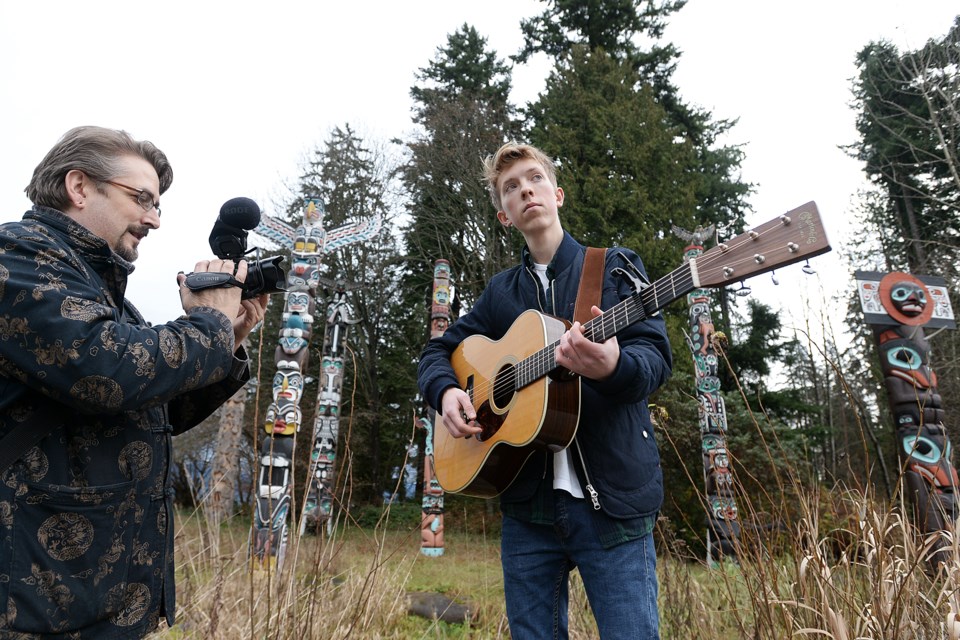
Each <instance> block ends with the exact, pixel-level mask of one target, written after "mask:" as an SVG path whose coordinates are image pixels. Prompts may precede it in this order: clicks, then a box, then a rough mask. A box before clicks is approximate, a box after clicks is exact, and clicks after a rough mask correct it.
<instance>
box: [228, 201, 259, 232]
mask: <svg viewBox="0 0 960 640" xmlns="http://www.w3.org/2000/svg"><path fill="white" fill-rule="evenodd" d="M220 220H222V221H223V222H225V223H226V224H228V225H230V226H232V227H239V228H240V229H254V228H256V226H257V225H258V224H260V207H259V206H257V203H256V202H254V201H253V200H251V199H250V198H242V197H241V198H231V199H230V200H227V201H226V202H224V203H223V206H222V207H220Z"/></svg>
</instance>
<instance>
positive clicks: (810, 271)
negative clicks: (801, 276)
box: [800, 260, 817, 276]
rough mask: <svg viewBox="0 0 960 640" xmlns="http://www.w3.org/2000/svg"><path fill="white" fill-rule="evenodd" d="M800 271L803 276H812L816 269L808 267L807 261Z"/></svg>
mask: <svg viewBox="0 0 960 640" xmlns="http://www.w3.org/2000/svg"><path fill="white" fill-rule="evenodd" d="M800 270H801V271H803V272H804V273H805V274H807V275H808V276H812V275H813V274H815V273H816V272H817V270H816V269H814V268H813V267H811V266H810V261H809V260H807V262H806V264H804V265H803V267H801V268H800Z"/></svg>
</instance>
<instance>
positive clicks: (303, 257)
mask: <svg viewBox="0 0 960 640" xmlns="http://www.w3.org/2000/svg"><path fill="white" fill-rule="evenodd" d="M379 229H380V218H379V217H373V218H370V219H368V220H366V221H364V222H362V223H359V224H350V225H344V226H342V227H338V228H336V229H333V230H331V231H327V230H325V229H324V228H323V205H322V203H321V202H320V201H318V200H307V202H306V205H305V208H304V212H303V223H302V225H301V226H300V227H298V228H296V229H294V228H293V227H291V226H290V225H288V224H286V223H284V222H282V221H281V220H277V219H276V218H272V217H270V216H263V218H262V219H261V222H260V226H258V227H257V228H256V229H255V230H254V232H255V233H257V234H259V235H261V236H263V237H265V238H267V239H268V240H271V241H273V242H276V243H277V244H279V245H280V246H281V247H284V248H289V249H290V250H291V257H292V261H291V262H292V265H291V267H290V270H289V273H288V274H287V293H286V294H285V296H284V309H283V316H282V323H281V327H280V336H279V343H278V345H277V348H276V352H275V356H274V357H275V360H276V364H277V372H276V375H274V378H273V402H272V403H271V404H270V406H269V407H268V408H267V413H266V416H265V424H264V430H265V431H266V435H265V437H264V439H263V441H262V442H261V445H260V458H259V469H258V473H257V490H256V504H255V512H254V523H253V529H252V531H251V536H250V554H251V558H252V559H254V561H255V562H256V563H258V564H259V565H260V566H261V567H266V566H268V565H272V566H275V567H276V568H277V569H280V568H282V565H283V559H284V553H285V551H286V545H287V535H288V524H287V521H288V516H289V511H290V506H291V503H292V500H293V495H292V484H291V483H292V480H293V459H294V458H293V455H294V448H295V447H294V445H295V442H296V434H297V432H298V431H299V429H300V424H301V420H302V412H301V409H300V401H301V399H302V396H303V385H304V376H305V375H306V372H307V370H308V367H309V364H310V363H309V359H310V352H309V349H310V339H311V338H312V336H313V324H314V312H315V307H316V292H317V286H318V285H319V283H320V271H319V264H320V256H321V255H322V254H323V253H324V252H326V251H331V250H333V249H337V248H340V247H343V246H346V245H349V244H353V243H355V242H360V241H362V240H367V239H369V238H371V237H373V236H374V235H375V234H376V233H377V231H379ZM320 393H321V394H322V393H323V391H322V388H321V392H320ZM338 398H339V396H338ZM317 416H318V419H319V417H320V411H318V412H317ZM315 429H316V425H315ZM313 457H314V458H315V459H316V458H319V457H320V456H319V455H316V452H315V455H314V456H313ZM329 458H330V460H331V461H332V460H333V455H332V448H331V453H330V455H329Z"/></svg>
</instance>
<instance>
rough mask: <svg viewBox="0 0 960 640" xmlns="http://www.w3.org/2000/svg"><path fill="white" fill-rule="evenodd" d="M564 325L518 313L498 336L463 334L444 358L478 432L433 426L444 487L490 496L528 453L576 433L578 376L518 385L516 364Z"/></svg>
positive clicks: (561, 444)
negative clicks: (458, 434) (459, 434)
mask: <svg viewBox="0 0 960 640" xmlns="http://www.w3.org/2000/svg"><path fill="white" fill-rule="evenodd" d="M567 327H568V325H567V323H565V322H564V321H562V320H558V319H557V318H552V317H550V316H546V315H543V314H541V313H539V312H537V311H532V310H531V311H525V312H524V313H523V314H521V315H520V317H519V318H517V320H516V321H515V322H514V323H513V325H512V326H511V327H510V329H509V330H508V331H507V333H506V335H504V337H503V338H502V339H500V340H490V339H489V338H486V337H484V336H471V337H469V338H467V339H466V340H464V341H463V342H462V343H461V344H460V346H458V347H457V349H456V350H455V351H454V352H453V354H452V355H451V357H450V363H451V364H452V365H453V369H454V371H455V372H456V374H457V381H458V383H459V384H460V387H461V388H462V389H464V390H465V391H466V392H467V393H468V394H470V396H471V399H472V402H473V406H474V408H475V409H476V410H477V422H479V424H480V427H481V428H482V429H483V431H482V432H481V433H480V434H477V436H473V437H469V438H454V437H453V436H451V435H450V433H449V432H448V431H447V430H446V428H444V427H443V426H442V425H438V426H437V427H436V428H435V429H434V443H433V456H434V465H435V469H436V476H437V480H438V481H439V482H440V486H441V487H443V488H444V490H445V491H450V492H455V493H463V494H465V495H469V496H476V497H481V498H491V497H493V496H496V495H497V494H499V493H501V492H502V491H503V490H504V489H506V488H507V487H508V486H509V485H510V483H511V482H513V480H514V478H516V476H517V474H518V473H519V472H520V468H521V467H522V466H523V463H524V462H525V461H526V460H527V458H529V457H530V455H531V454H532V453H533V452H534V451H538V450H549V451H560V450H561V449H563V448H565V447H566V446H568V445H569V444H570V443H571V442H572V441H573V437H574V435H576V432H577V422H578V420H579V415H580V379H579V378H578V377H575V376H573V377H571V376H562V375H556V376H550V375H548V376H544V377H540V378H539V379H537V380H535V381H534V382H532V383H530V384H528V385H526V386H522V387H519V388H518V384H517V378H518V377H519V376H518V373H519V372H518V371H517V367H518V364H519V363H520V362H521V361H523V360H524V359H525V358H528V357H529V356H531V355H534V354H536V352H537V351H540V350H542V349H544V348H546V347H547V345H550V344H552V343H554V342H556V341H557V340H559V339H560V336H562V335H563V333H564V331H566V330H567Z"/></svg>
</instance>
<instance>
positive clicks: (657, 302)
mask: <svg viewBox="0 0 960 640" xmlns="http://www.w3.org/2000/svg"><path fill="white" fill-rule="evenodd" d="M695 288H696V285H695V284H694V278H693V269H692V263H689V262H688V263H687V264H684V265H683V266H682V267H679V268H677V269H674V270H673V271H671V272H670V273H668V274H667V275H665V276H663V277H662V278H660V279H659V280H657V281H656V282H654V283H653V284H651V285H650V286H648V287H646V288H644V289H641V290H640V291H638V292H636V293H634V294H632V295H631V296H630V297H628V298H625V299H623V300H621V301H620V302H618V303H617V304H616V305H614V306H613V307H610V308H609V309H607V310H606V311H604V312H603V313H602V314H601V315H599V316H597V317H595V318H591V319H590V320H588V321H587V322H585V323H584V324H583V336H584V337H585V338H587V339H588V340H590V341H592V342H605V341H606V340H608V339H610V338H612V337H613V336H615V335H617V334H618V333H620V332H621V331H623V330H624V329H626V328H627V327H629V326H630V325H632V324H635V323H637V322H640V321H641V320H644V319H645V318H648V317H650V316H652V315H653V314H654V313H656V312H657V311H658V310H660V309H662V308H663V307H665V306H667V305H668V304H670V303H671V302H673V301H674V300H676V299H678V298H680V297H681V296H684V295H686V294H687V293H689V292H690V291H693V289H695ZM559 344H560V341H559V340H557V341H555V342H553V343H552V344H548V345H547V346H545V347H544V348H543V349H540V350H539V351H537V352H536V353H533V354H531V355H530V356H528V357H526V358H525V359H523V360H522V361H520V362H519V363H518V364H517V388H518V389H519V388H522V387H525V386H527V385H528V384H530V383H532V382H535V381H537V380H539V379H540V378H542V377H544V376H546V375H549V374H550V373H551V372H552V371H553V370H554V369H557V361H556V357H555V354H556V350H557V346H559Z"/></svg>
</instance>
